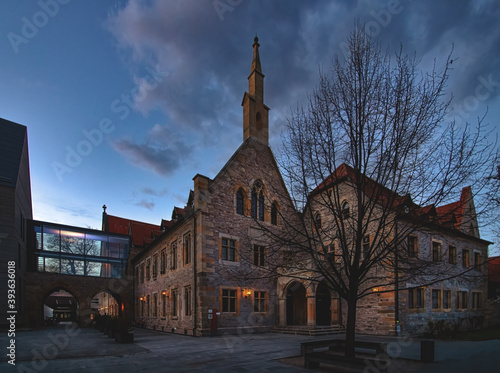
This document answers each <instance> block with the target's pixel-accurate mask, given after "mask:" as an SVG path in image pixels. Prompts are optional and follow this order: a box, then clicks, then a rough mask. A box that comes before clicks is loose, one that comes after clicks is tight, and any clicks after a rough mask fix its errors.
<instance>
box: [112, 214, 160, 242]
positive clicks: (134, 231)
mask: <svg viewBox="0 0 500 373" xmlns="http://www.w3.org/2000/svg"><path fill="white" fill-rule="evenodd" d="M107 219H108V229H109V231H110V232H112V233H119V234H126V235H131V237H132V243H133V244H134V245H135V246H143V245H144V244H148V243H151V242H152V241H153V239H154V238H155V237H158V236H159V235H160V234H161V233H162V229H161V227H160V226H159V225H155V224H149V223H144V222H141V221H137V220H132V219H125V218H120V217H118V216H113V215H107Z"/></svg>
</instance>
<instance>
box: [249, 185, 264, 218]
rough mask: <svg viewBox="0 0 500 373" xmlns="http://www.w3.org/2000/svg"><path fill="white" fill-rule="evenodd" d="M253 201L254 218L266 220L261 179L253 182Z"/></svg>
mask: <svg viewBox="0 0 500 373" xmlns="http://www.w3.org/2000/svg"><path fill="white" fill-rule="evenodd" d="M251 202H252V206H251V210H252V211H251V212H252V218H254V219H259V220H260V221H264V192H263V186H262V182H261V181H260V180H257V181H256V182H255V183H254V184H253V188H252V198H251Z"/></svg>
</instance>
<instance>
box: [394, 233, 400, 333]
mask: <svg viewBox="0 0 500 373" xmlns="http://www.w3.org/2000/svg"><path fill="white" fill-rule="evenodd" d="M398 239H399V237H398V225H397V224H396V237H395V240H396V243H397V242H398ZM398 247H399V245H396V247H395V251H396V258H395V260H394V264H395V265H396V268H395V270H394V274H395V276H396V278H395V281H394V286H395V287H396V291H395V293H394V317H395V321H396V322H395V325H394V328H395V332H396V336H398V335H399V333H400V332H401V326H400V325H399V270H398Z"/></svg>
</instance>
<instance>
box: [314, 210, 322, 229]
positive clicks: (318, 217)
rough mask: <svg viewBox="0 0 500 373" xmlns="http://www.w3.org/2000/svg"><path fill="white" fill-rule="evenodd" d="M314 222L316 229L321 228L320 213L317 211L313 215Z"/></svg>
mask: <svg viewBox="0 0 500 373" xmlns="http://www.w3.org/2000/svg"><path fill="white" fill-rule="evenodd" d="M314 222H315V223H316V229H318V230H319V229H321V214H320V213H319V212H318V213H317V214H316V216H315V217H314Z"/></svg>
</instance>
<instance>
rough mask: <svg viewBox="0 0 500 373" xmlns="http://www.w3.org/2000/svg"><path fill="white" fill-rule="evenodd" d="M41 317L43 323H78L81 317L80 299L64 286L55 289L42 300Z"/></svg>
mask: <svg viewBox="0 0 500 373" xmlns="http://www.w3.org/2000/svg"><path fill="white" fill-rule="evenodd" d="M41 315H42V321H43V322H48V321H50V320H51V322H54V323H62V322H76V321H77V320H78V318H79V316H80V304H79V301H78V298H77V297H76V295H75V294H74V293H73V292H72V291H70V290H68V289H67V288H66V287H64V286H57V287H54V288H52V289H51V290H49V291H48V292H47V293H45V295H44V297H43V298H42V302H41Z"/></svg>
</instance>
